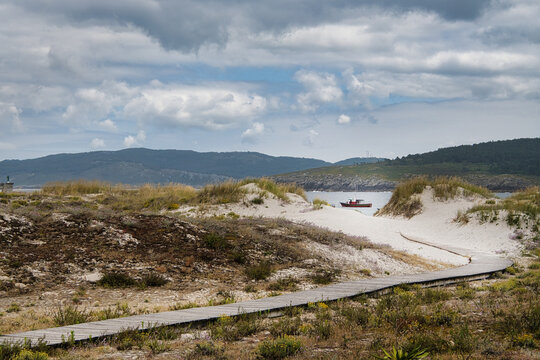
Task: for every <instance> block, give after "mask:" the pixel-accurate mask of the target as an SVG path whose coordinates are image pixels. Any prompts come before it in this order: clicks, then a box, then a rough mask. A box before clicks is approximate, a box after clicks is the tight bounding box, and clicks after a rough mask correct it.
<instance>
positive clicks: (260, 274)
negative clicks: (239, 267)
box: [245, 261, 273, 280]
mask: <svg viewBox="0 0 540 360" xmlns="http://www.w3.org/2000/svg"><path fill="white" fill-rule="evenodd" d="M272 271H273V270H272V265H270V263H269V262H267V261H263V262H261V263H259V264H257V265H253V266H249V267H247V268H246V270H245V273H246V275H247V277H248V278H250V279H253V280H265V279H267V278H268V277H269V276H270V275H271V274H272Z"/></svg>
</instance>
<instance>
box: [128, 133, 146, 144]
mask: <svg viewBox="0 0 540 360" xmlns="http://www.w3.org/2000/svg"><path fill="white" fill-rule="evenodd" d="M145 140H146V133H145V132H144V131H143V130H139V132H138V133H137V135H136V136H133V135H128V136H126V137H125V138H124V146H125V147H132V146H140V145H141V144H142V143H144V141H145Z"/></svg>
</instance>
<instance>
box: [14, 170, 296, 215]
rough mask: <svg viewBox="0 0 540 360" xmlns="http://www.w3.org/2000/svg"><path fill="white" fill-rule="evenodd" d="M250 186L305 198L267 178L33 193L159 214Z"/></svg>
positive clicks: (83, 186) (65, 186)
mask: <svg viewBox="0 0 540 360" xmlns="http://www.w3.org/2000/svg"><path fill="white" fill-rule="evenodd" d="M249 183H254V184H256V185H257V186H258V187H259V188H260V189H261V190H262V192H263V193H264V192H267V193H272V194H274V195H275V196H276V197H277V198H279V199H281V200H282V201H289V199H288V197H287V193H295V194H298V195H300V196H302V197H303V198H304V199H305V193H304V191H303V190H302V189H301V188H299V187H297V186H296V185H292V184H276V183H275V182H273V181H272V180H269V179H266V178H261V179H245V180H242V181H228V182H224V183H221V184H211V185H206V186H204V187H203V188H202V189H200V190H196V189H194V188H193V187H191V186H187V185H182V184H174V183H171V184H167V185H152V184H145V185H142V186H139V187H128V186H126V185H121V184H119V185H111V184H109V183H106V182H100V181H88V180H76V181H64V182H54V183H48V184H46V185H45V186H44V187H43V189H42V190H41V191H40V193H38V194H34V196H41V197H47V196H49V197H50V196H55V197H64V196H71V197H80V196H84V195H90V194H94V195H96V196H95V197H94V198H95V201H96V202H98V203H99V204H100V205H105V206H106V207H108V208H111V209H113V210H115V211H139V210H146V211H161V210H176V209H178V208H179V207H180V206H181V205H185V204H196V205H217V204H228V203H236V202H239V201H241V200H242V199H243V198H244V197H245V195H246V193H247V190H246V189H244V188H242V186H244V185H246V184H249ZM78 200H81V199H80V198H79V199H78ZM4 202H5V203H9V202H11V203H12V206H15V207H21V206H24V205H26V204H19V202H20V201H19V200H10V199H8V198H6V199H5V201H4Z"/></svg>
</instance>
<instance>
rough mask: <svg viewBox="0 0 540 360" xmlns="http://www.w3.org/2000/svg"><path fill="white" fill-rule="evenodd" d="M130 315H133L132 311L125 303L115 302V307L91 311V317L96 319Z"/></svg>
mask: <svg viewBox="0 0 540 360" xmlns="http://www.w3.org/2000/svg"><path fill="white" fill-rule="evenodd" d="M130 315H133V312H132V311H131V309H130V308H129V305H128V304H127V303H123V304H116V306H115V307H107V308H106V309H103V310H100V311H97V312H95V313H93V317H94V318H96V319H97V320H107V319H116V318H119V317H124V316H130Z"/></svg>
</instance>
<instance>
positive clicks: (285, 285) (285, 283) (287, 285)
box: [267, 276, 298, 291]
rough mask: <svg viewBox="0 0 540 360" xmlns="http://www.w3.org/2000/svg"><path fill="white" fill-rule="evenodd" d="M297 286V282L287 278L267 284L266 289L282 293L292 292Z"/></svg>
mask: <svg viewBox="0 0 540 360" xmlns="http://www.w3.org/2000/svg"><path fill="white" fill-rule="evenodd" d="M297 284H298V280H297V279H295V278H293V277H291V276H289V277H286V278H281V279H278V280H276V281H274V282H272V283H270V284H268V286H267V289H268V290H269V291H284V290H290V291H294V290H296V289H298V286H297Z"/></svg>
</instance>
